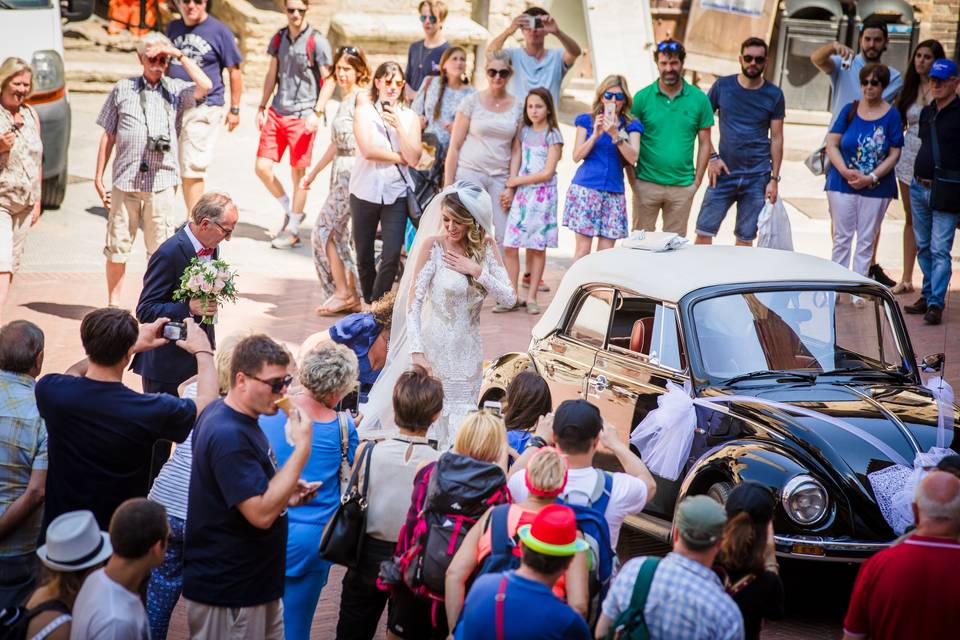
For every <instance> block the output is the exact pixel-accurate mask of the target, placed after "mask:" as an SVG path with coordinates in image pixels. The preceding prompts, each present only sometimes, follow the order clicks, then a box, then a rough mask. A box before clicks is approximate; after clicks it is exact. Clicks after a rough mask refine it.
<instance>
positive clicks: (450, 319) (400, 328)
mask: <svg viewBox="0 0 960 640" xmlns="http://www.w3.org/2000/svg"><path fill="white" fill-rule="evenodd" d="M492 220H493V218H492V207H491V201H490V196H489V194H487V192H486V191H484V190H483V189H482V188H481V187H479V186H478V185H476V184H473V183H471V182H465V181H461V182H456V183H454V184H453V185H451V186H449V187H447V188H446V189H444V190H443V191H441V192H440V193H439V194H438V195H437V196H436V197H435V198H434V199H433V200H432V201H431V203H430V205H429V206H428V207H427V211H426V212H424V214H423V216H422V218H421V221H420V227H419V229H418V230H417V237H416V240H415V241H414V246H413V248H412V249H411V251H410V255H409V257H408V258H407V269H406V270H405V271H404V275H403V279H402V280H401V282H400V290H399V293H398V297H397V303H396V305H395V306H394V318H393V327H392V330H391V334H390V348H389V353H388V356H387V363H386V365H385V366H384V369H383V371H382V372H381V374H380V377H379V378H378V379H377V382H376V383H375V384H374V386H373V389H372V390H371V391H370V399H369V402H368V403H367V404H366V405H365V406H364V407H363V408H362V412H363V414H364V416H365V417H364V420H363V422H364V424H363V430H364V435H369V436H378V435H380V433H377V430H380V431H381V433H382V435H388V434H389V433H390V432H392V431H393V429H395V424H394V422H393V407H392V401H391V400H392V393H393V386H394V384H395V382H396V379H397V377H398V376H399V375H400V374H401V373H403V372H404V371H406V370H407V369H409V368H410V366H411V364H419V365H421V366H424V367H426V368H427V369H428V370H429V371H430V372H431V373H432V375H434V376H435V377H437V378H438V379H439V380H440V382H441V383H442V384H443V396H444V397H443V413H442V414H441V417H440V419H439V420H437V422H436V423H435V424H434V425H433V427H431V431H430V435H429V437H430V438H431V439H435V440H437V441H438V443H439V449H440V451H445V450H446V449H448V448H449V447H450V446H451V444H452V443H453V439H454V436H455V435H456V432H457V429H458V428H459V427H460V424H461V423H462V422H463V419H464V417H465V416H466V415H467V413H468V412H470V411H471V410H473V409H476V408H477V396H478V394H479V392H480V383H481V378H482V374H483V370H482V369H483V345H482V343H481V340H480V308H481V306H482V305H483V300H484V298H485V297H486V295H487V294H490V295H492V296H493V297H494V298H495V299H496V301H497V302H498V303H500V304H502V305H504V306H512V305H513V304H514V303H515V301H516V293H515V292H514V290H513V287H511V285H510V282H509V278H508V276H507V271H506V269H505V268H504V266H503V262H502V260H501V259H500V255H499V252H498V251H497V248H496V244H495V241H494V235H493V221H492Z"/></svg>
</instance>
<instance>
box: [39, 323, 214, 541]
mask: <svg viewBox="0 0 960 640" xmlns="http://www.w3.org/2000/svg"><path fill="white" fill-rule="evenodd" d="M168 322H169V320H168V318H158V319H157V320H155V321H154V322H150V323H146V324H138V323H137V321H136V319H135V318H134V317H133V316H132V315H130V312H129V311H124V310H123V309H112V308H104V309H97V310H96V311H91V312H90V313H88V314H87V315H86V316H85V317H84V318H83V321H82V322H81V323H80V340H81V342H82V343H83V350H84V351H85V352H86V354H87V357H86V358H84V359H83V360H81V361H80V362H78V363H76V364H75V365H73V366H72V367H70V368H69V369H68V370H67V371H66V373H63V374H59V373H51V374H47V375H45V376H43V377H42V378H40V380H39V381H37V384H36V387H35V393H36V398H37V409H38V411H39V413H40V417H42V418H43V420H44V422H45V423H46V426H47V451H48V455H49V465H48V470H47V482H46V494H45V506H44V519H43V526H42V528H41V531H46V529H47V525H48V524H49V523H50V522H51V521H52V520H53V519H54V518H56V517H57V516H58V515H60V514H62V513H66V512H68V511H76V510H78V509H89V510H90V511H92V512H93V514H94V516H96V518H97V524H99V525H100V528H101V529H106V528H107V527H108V526H109V524H110V517H111V516H112V515H113V512H114V510H115V509H116V508H117V507H118V506H119V505H120V504H121V503H122V502H123V501H124V500H127V499H128V498H135V497H144V496H146V495H147V483H148V481H149V470H150V458H151V455H152V453H153V445H154V443H155V442H157V441H158V440H160V439H170V440H175V441H177V442H182V441H183V440H184V439H185V438H186V437H187V435H188V434H189V433H190V430H191V429H192V428H193V425H194V423H195V422H196V419H197V416H199V415H200V412H201V411H203V409H204V408H205V407H206V406H207V405H208V404H209V403H210V402H212V401H213V400H214V399H216V398H217V397H218V394H217V391H218V384H217V372H216V367H215V366H214V362H213V350H212V348H211V347H210V341H209V340H208V339H207V336H206V334H205V333H204V332H203V331H202V330H201V329H200V327H199V326H197V324H196V323H195V322H194V321H193V319H190V318H188V319H187V320H186V321H185V322H184V323H183V325H182V327H180V328H178V330H177V331H173V330H172V328H169V329H168V328H167V326H166V325H167V324H168ZM174 333H177V334H178V335H177V336H173V334H174ZM183 333H185V335H183V336H182V337H181V338H180V339H179V340H177V341H176V346H175V347H174V348H175V349H180V350H182V351H183V352H184V354H185V355H186V356H187V357H189V358H191V359H193V360H194V361H195V362H196V364H197V371H198V373H197V397H196V400H192V399H181V398H173V397H171V396H168V395H165V394H141V393H138V392H136V391H134V390H133V389H130V388H129V387H127V386H126V385H124V384H123V373H124V371H125V370H126V369H127V366H128V365H129V364H130V360H131V358H133V357H134V355H135V354H141V353H144V352H149V351H151V350H153V349H157V348H163V347H164V346H165V345H167V344H168V343H170V342H171V339H170V337H165V336H172V337H179V336H180V335H181V334H183Z"/></svg>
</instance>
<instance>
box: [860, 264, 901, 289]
mask: <svg viewBox="0 0 960 640" xmlns="http://www.w3.org/2000/svg"><path fill="white" fill-rule="evenodd" d="M867 275H868V276H870V277H871V278H873V279H874V280H876V281H877V282H879V283H880V284H882V285H883V286H885V287H892V286H894V285H896V284H897V281H896V280H894V279H893V278H891V277H890V276H888V275H887V274H886V273H885V272H884V270H883V267H881V266H880V265H879V264H872V265H870V269H869V270H868V271H867Z"/></svg>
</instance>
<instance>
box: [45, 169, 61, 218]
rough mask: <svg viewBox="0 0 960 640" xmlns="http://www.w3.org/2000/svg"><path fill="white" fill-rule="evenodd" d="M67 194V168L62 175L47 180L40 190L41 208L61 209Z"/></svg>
mask: <svg viewBox="0 0 960 640" xmlns="http://www.w3.org/2000/svg"><path fill="white" fill-rule="evenodd" d="M66 193H67V168H66V167H64V168H63V171H61V172H60V175H57V176H53V177H52V178H46V179H45V180H44V181H43V185H42V187H41V190H40V206H41V207H42V208H43V209H59V208H60V205H61V204H62V203H63V198H64V196H65V195H66Z"/></svg>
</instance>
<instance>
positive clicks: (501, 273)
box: [477, 246, 517, 307]
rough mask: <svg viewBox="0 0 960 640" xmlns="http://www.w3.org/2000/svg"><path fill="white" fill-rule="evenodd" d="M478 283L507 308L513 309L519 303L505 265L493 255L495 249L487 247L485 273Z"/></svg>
mask: <svg viewBox="0 0 960 640" xmlns="http://www.w3.org/2000/svg"><path fill="white" fill-rule="evenodd" d="M477 282H478V283H479V284H481V285H482V286H483V288H484V289H486V290H487V293H490V294H492V295H493V298H494V299H495V300H496V301H497V303H499V304H502V305H503V306H505V307H512V306H513V305H515V304H516V303H517V294H516V292H515V291H514V290H513V286H512V285H511V284H510V277H509V276H508V275H507V270H506V269H505V268H504V267H503V264H501V263H500V261H499V260H497V258H496V256H495V255H494V254H493V248H492V247H490V246H487V251H486V253H485V254H484V256H483V271H481V272H480V277H479V278H477Z"/></svg>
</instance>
